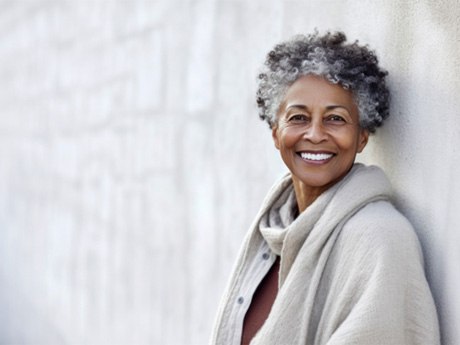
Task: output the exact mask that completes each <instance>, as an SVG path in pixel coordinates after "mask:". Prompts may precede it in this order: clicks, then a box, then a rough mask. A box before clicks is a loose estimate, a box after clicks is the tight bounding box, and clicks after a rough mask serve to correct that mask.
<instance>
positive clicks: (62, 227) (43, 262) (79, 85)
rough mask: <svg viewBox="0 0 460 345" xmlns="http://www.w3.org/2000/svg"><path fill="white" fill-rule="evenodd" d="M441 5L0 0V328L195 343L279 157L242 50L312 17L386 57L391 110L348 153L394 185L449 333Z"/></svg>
mask: <svg viewBox="0 0 460 345" xmlns="http://www.w3.org/2000/svg"><path fill="white" fill-rule="evenodd" d="M459 15H460V5H459V4H458V2H457V0H446V1H430V0H419V1H415V0H414V1H395V0H389V1H388V0H380V1H362V0H349V1H344V0H321V1H320V0H310V1H267V0H264V1H262V0H255V1H243V0H240V1H236V0H232V1H217V0H216V1H212V0H209V1H207V0H195V1H192V0H183V1H181V0H161V1H57V0H36V1H26V0H22V1H21V0H18V1H5V0H0V157H1V160H0V311H1V312H0V343H1V344H30V345H32V344H34V345H35V344H47V345H48V344H161V345H200V344H205V343H206V342H207V339H208V338H209V335H210V331H211V328H212V322H213V319H214V316H215V313H216V308H217V304H218V301H219V298H220V296H221V294H222V290H223V288H224V286H225V283H226V280H227V279H228V276H229V273H230V269H231V266H232V264H233V261H234V259H235V257H236V254H237V251H238V248H239V246H240V243H241V241H242V238H243V236H244V234H245V232H246V230H247V228H248V226H249V224H250V222H251V221H252V218H253V217H254V216H255V214H256V212H257V210H258V207H259V205H260V203H261V201H262V199H263V197H264V195H265V193H266V192H267V190H268V188H269V186H270V185H271V184H272V183H273V182H274V180H275V179H276V178H278V177H279V176H280V175H281V174H282V173H283V172H284V171H285V168H284V167H283V164H282V163H281V160H280V159H279V157H278V153H277V151H276V150H275V149H274V147H273V143H272V140H271V137H270V131H269V130H268V127H267V125H266V124H265V123H263V122H261V121H259V120H258V116H257V110H256V106H255V96H254V94H255V80H256V76H257V73H258V69H259V66H260V65H261V63H262V62H263V60H264V57H265V54H266V53H267V52H268V51H269V49H270V48H271V47H272V46H273V45H274V44H276V43H278V42H279V41H280V40H283V39H287V38H289V37H291V36H292V35H294V34H298V33H307V32H311V31H312V30H313V28H315V27H317V28H318V29H319V30H320V31H324V30H326V29H332V30H336V29H341V30H344V31H345V32H346V34H347V35H348V37H349V39H350V40H355V39H359V40H360V41H361V42H362V43H368V44H370V46H371V47H372V48H374V49H375V50H376V51H377V53H378V56H379V57H380V60H381V63H382V65H383V66H384V67H385V68H387V69H388V70H389V72H390V77H389V84H390V87H391V91H392V94H393V103H392V109H391V112H392V115H391V116H392V117H391V118H390V119H389V120H388V122H387V123H386V124H385V126H384V127H383V128H382V129H381V130H379V131H378V133H377V134H376V135H375V136H373V137H372V138H371V143H370V144H369V145H368V147H367V149H366V153H365V154H364V155H363V156H362V157H361V158H360V159H361V160H362V161H365V162H368V163H372V164H379V165H380V166H382V167H383V168H384V169H385V171H386V172H387V173H388V175H389V177H390V179H391V181H392V182H393V184H394V186H395V188H396V190H397V206H398V208H400V209H401V210H402V211H403V212H404V213H405V214H406V215H407V216H408V217H409V219H410V220H411V221H412V223H413V224H414V226H415V228H416V230H417V233H418V235H419V238H420V240H421V242H422V245H423V250H424V253H425V259H426V265H427V274H428V277H429V281H430V284H431V285H432V287H433V290H434V294H435V298H436V303H437V305H438V309H439V313H440V319H441V323H442V332H443V339H444V344H445V345H455V344H459V343H460V334H459V331H458V323H459V320H460V300H459V293H458V291H460V271H459V269H458V263H459V262H460V213H459V212H458V210H459V209H460V198H459V194H460V183H459V179H458V177H459V176H460V155H459V149H458V147H459V146H460V138H459V136H458V134H457V133H458V131H459V129H460V116H459V115H460V108H459V105H458V91H459V89H460V78H459V75H460V73H459V72H460V71H459V69H460V63H459V61H460V59H459V57H460V56H459V54H460V53H459V52H460V27H459V21H458V17H459Z"/></svg>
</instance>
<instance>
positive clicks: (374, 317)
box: [212, 33, 439, 345]
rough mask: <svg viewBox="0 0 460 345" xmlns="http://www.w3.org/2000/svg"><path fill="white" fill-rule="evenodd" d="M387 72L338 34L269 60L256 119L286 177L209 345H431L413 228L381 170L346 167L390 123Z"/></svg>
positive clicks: (309, 39)
mask: <svg viewBox="0 0 460 345" xmlns="http://www.w3.org/2000/svg"><path fill="white" fill-rule="evenodd" d="M386 75H387V73H386V72H385V71H383V70H382V69H381V68H380V67H379V66H378V61H377V58H376V56H375V54H374V53H373V52H372V51H370V50H369V49H368V48H367V47H364V46H360V45H358V43H357V42H355V43H351V44H350V43H347V42H346V37H345V35H344V34H343V33H334V34H331V33H327V34H325V35H324V36H320V35H319V34H318V33H315V34H313V35H310V36H298V37H295V38H294V39H293V40H291V41H288V42H284V43H281V44H279V45H277V46H276V47H275V48H274V49H273V50H272V51H271V52H270V53H269V54H268V56H267V60H266V63H265V67H264V70H263V72H262V73H261V74H260V75H259V90H258V93H257V94H258V99H257V103H258V106H259V111H260V113H259V115H260V117H261V118H262V119H263V120H265V121H267V122H268V124H269V126H270V128H271V130H272V136H273V140H274V144H275V147H276V148H277V149H278V150H279V152H280V155H281V158H282V159H283V161H284V163H285V164H286V167H287V168H288V169H289V173H288V174H286V175H285V176H284V177H283V178H282V179H281V180H280V181H278V182H276V183H275V185H274V186H273V187H272V189H271V190H270V191H269V193H268V195H267V197H266V199H265V201H264V203H263V205H262V208H261V210H260V212H259V214H258V215H257V217H256V219H255V221H254V222H253V225H252V227H251V228H250V230H249V233H248V235H247V237H246V239H245V241H244V243H243V247H242V249H241V252H240V255H239V258H238V260H237V264H236V266H235V269H234V272H233V274H232V277H231V280H230V283H229V285H228V288H227V291H226V293H225V295H224V297H223V300H222V304H221V306H220V309H219V313H218V317H217V320H216V324H215V329H214V334H213V338H212V344H219V345H240V344H244V345H246V344H252V345H280V344H281V345H293V344H303V345H349V344H355V345H369V344H372V345H380V344H381V345H383V344H385V345H395V344H398V345H399V344H401V345H402V344H406V345H412V344H413V345H415V344H420V345H421V344H430V345H436V344H439V331H438V321H437V315H436V309H435V306H434V303H433V299H432V296H431V292H430V289H429V286H428V283H427V281H426V278H425V274H424V267H423V258H422V255H421V250H420V245H419V243H418V240H417V237H416V235H415V232H414V230H413V228H412V226H411V225H410V223H409V222H408V221H407V219H406V218H405V217H404V216H403V215H402V214H401V213H399V212H398V211H397V210H396V209H395V207H394V206H393V205H392V203H391V200H392V189H391V186H390V183H389V181H388V179H387V178H386V176H385V174H384V173H383V171H382V170H381V169H379V168H378V167H375V166H369V167H368V166H364V165H362V164H357V163H355V158H356V155H357V154H358V153H360V152H361V151H362V150H363V149H364V148H365V146H366V144H367V142H368V139H369V133H372V132H375V130H376V128H377V127H378V126H380V125H381V124H382V123H383V120H384V119H385V118H387V117H388V108H389V105H388V100H389V93H388V89H387V87H386V85H385V77H386Z"/></svg>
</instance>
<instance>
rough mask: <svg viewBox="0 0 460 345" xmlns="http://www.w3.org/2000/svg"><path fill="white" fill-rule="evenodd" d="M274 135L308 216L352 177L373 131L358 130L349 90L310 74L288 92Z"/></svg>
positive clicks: (296, 192)
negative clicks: (323, 197) (329, 191)
mask: <svg viewBox="0 0 460 345" xmlns="http://www.w3.org/2000/svg"><path fill="white" fill-rule="evenodd" d="M272 136H273V140H274V142H275V146H276V148H277V149H278V150H279V151H280V154H281V158H282V159H283V161H284V163H285V164H286V166H287V167H288V168H289V170H290V171H291V175H292V180H293V183H294V190H295V194H296V198H297V204H298V208H299V212H303V211H304V210H305V209H306V208H307V207H308V206H309V205H311V204H312V203H313V201H315V200H316V198H317V197H318V196H319V195H320V194H321V193H323V192H324V191H325V190H326V189H328V188H329V187H331V186H332V185H334V184H335V183H337V182H338V181H340V180H341V179H342V178H343V177H344V176H345V175H346V174H347V173H348V171H349V170H350V169H351V167H352V166H353V163H354V161H355V157H356V154H357V153H359V152H361V151H362V150H363V149H364V147H365V146H366V144H367V141H368V137H369V132H368V131H367V130H365V129H363V128H361V127H360V125H359V114H358V107H357V106H356V103H355V101H354V98H353V94H352V93H351V92H350V91H349V90H345V89H344V88H343V87H341V86H340V85H337V84H332V83H330V82H329V81H327V80H326V79H324V78H322V77H318V76H314V75H307V76H303V77H301V78H299V79H298V80H296V81H295V82H294V83H293V84H292V85H291V86H290V87H289V89H288V90H287V92H286V95H285V97H284V99H283V102H282V103H281V105H280V109H279V111H278V114H277V122H276V124H275V125H274V127H273V130H272Z"/></svg>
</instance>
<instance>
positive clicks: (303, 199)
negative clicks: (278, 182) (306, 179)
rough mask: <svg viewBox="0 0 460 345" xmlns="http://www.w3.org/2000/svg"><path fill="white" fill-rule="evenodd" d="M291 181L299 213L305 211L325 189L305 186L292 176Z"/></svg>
mask: <svg viewBox="0 0 460 345" xmlns="http://www.w3.org/2000/svg"><path fill="white" fill-rule="evenodd" d="M292 181H293V184H294V191H295V197H296V199H297V206H298V208H299V213H302V212H303V211H305V210H306V209H307V207H308V206H310V205H311V204H313V202H314V201H315V200H316V198H318V196H320V194H321V193H323V192H324V191H325V190H326V189H327V187H311V186H307V185H306V184H304V183H303V182H302V181H300V180H299V179H298V178H297V177H295V176H294V175H292Z"/></svg>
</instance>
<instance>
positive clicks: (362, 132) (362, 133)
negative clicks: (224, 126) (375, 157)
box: [357, 128, 369, 153]
mask: <svg viewBox="0 0 460 345" xmlns="http://www.w3.org/2000/svg"><path fill="white" fill-rule="evenodd" d="M368 140H369V131H368V130H367V129H364V128H360V129H359V141H358V150H357V152H358V153H361V152H362V151H363V150H364V148H365V147H366V145H367V141H368Z"/></svg>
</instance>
